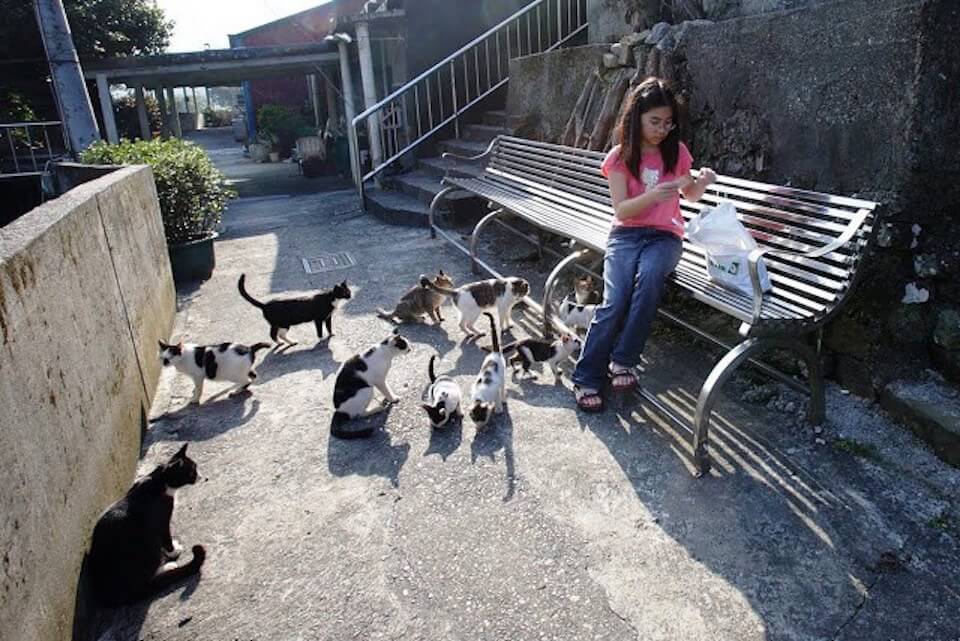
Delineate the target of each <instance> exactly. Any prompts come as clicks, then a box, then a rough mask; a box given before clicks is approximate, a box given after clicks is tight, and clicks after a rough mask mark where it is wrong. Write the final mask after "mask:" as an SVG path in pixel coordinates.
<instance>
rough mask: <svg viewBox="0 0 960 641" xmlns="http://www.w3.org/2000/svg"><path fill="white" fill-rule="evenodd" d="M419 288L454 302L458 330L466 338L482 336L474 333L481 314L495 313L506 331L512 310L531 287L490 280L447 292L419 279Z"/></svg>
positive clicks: (507, 280) (515, 281)
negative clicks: (431, 291)
mask: <svg viewBox="0 0 960 641" xmlns="http://www.w3.org/2000/svg"><path fill="white" fill-rule="evenodd" d="M420 284H421V285H423V286H424V287H429V288H430V289H432V290H434V291H437V292H440V293H441V294H446V295H447V296H449V297H450V298H451V299H452V300H453V304H454V305H455V306H456V308H457V313H459V314H460V329H461V330H463V333H464V334H466V335H467V336H482V335H483V332H480V331H477V329H476V328H475V327H474V325H475V324H476V322H477V319H478V318H480V314H482V313H485V312H486V311H487V310H492V309H496V310H497V314H498V315H499V316H500V330H501V331H507V330H508V329H510V328H511V327H513V321H512V320H511V317H510V314H511V311H512V310H513V306H514V305H516V304H517V303H519V302H520V301H521V300H522V299H523V297H524V296H526V295H527V294H528V293H530V283H528V282H527V281H526V280H524V279H523V278H517V277H510V278H504V279H502V280H501V279H497V278H491V279H489V280H481V281H478V282H475V283H468V284H466V285H463V286H462V287H458V288H457V289H450V288H448V287H440V286H438V285H436V284H435V283H433V282H431V281H430V279H429V278H427V277H426V276H423V275H421V276H420Z"/></svg>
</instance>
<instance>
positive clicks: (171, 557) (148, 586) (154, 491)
mask: <svg viewBox="0 0 960 641" xmlns="http://www.w3.org/2000/svg"><path fill="white" fill-rule="evenodd" d="M196 482H197V465H196V463H194V462H193V460H192V459H190V458H189V457H188V456H187V446H186V445H184V446H183V447H181V448H180V449H179V450H178V451H177V453H176V454H174V455H173V456H172V457H171V458H170V460H169V461H168V462H167V463H164V464H162V465H158V466H157V467H156V468H155V469H154V470H153V471H152V472H150V474H148V475H147V476H145V477H143V478H141V479H138V480H137V481H136V482H135V483H134V484H133V487H131V488H130V491H128V492H127V494H126V496H124V497H123V498H122V499H120V500H119V501H117V502H116V503H114V504H113V505H111V506H110V507H109V508H107V510H106V511H105V512H104V513H103V514H102V515H100V519H99V520H98V521H97V525H96V526H95V527H94V529H93V540H92V542H91V544H90V554H89V556H88V558H87V567H88V569H89V571H90V577H91V580H92V582H93V587H94V590H95V591H96V594H97V597H98V600H99V601H100V602H101V603H102V604H103V605H107V606H115V605H121V604H124V603H132V602H134V601H138V600H140V599H143V598H146V597H148V596H151V595H153V594H156V593H157V592H159V591H161V590H163V589H165V588H167V587H170V586H172V585H174V584H176V583H178V582H180V581H182V580H183V579H185V578H187V577H190V576H193V575H194V574H197V573H199V572H200V566H202V565H203V561H204V559H206V551H205V550H204V548H203V546H202V545H194V546H193V548H192V552H193V558H191V559H190V561H189V562H188V563H186V564H184V565H178V564H177V562H176V559H177V558H178V557H179V556H180V551H181V550H182V548H181V547H180V544H179V543H178V542H177V541H176V540H175V539H174V538H173V537H172V536H171V534H170V519H171V517H172V515H173V502H174V498H173V497H174V493H175V492H176V490H177V489H179V488H181V487H183V486H185V485H192V484H193V483H196Z"/></svg>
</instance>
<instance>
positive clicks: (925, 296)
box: [900, 283, 930, 305]
mask: <svg viewBox="0 0 960 641" xmlns="http://www.w3.org/2000/svg"><path fill="white" fill-rule="evenodd" d="M928 300H930V292H929V291H928V290H926V289H923V288H922V287H917V284H916V283H907V284H906V286H904V288H903V299H902V300H901V301H900V302H901V303H904V304H905V305H916V304H921V303H926V302H927V301H928Z"/></svg>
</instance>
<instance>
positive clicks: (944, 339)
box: [933, 309, 960, 350]
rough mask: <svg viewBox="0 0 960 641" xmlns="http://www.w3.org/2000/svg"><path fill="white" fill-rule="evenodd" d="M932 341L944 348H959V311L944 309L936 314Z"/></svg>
mask: <svg viewBox="0 0 960 641" xmlns="http://www.w3.org/2000/svg"><path fill="white" fill-rule="evenodd" d="M933 342H934V343H936V344H937V345H939V346H940V347H943V348H944V349H949V350H953V349H960V313H958V312H957V310H955V309H944V310H942V311H941V312H940V313H939V314H938V315H937V327H936V328H935V329H934V330H933Z"/></svg>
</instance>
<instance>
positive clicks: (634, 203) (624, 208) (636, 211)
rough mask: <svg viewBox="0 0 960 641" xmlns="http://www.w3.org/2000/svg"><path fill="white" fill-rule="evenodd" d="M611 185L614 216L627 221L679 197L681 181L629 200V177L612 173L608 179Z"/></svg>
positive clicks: (659, 186) (617, 172) (661, 185)
mask: <svg viewBox="0 0 960 641" xmlns="http://www.w3.org/2000/svg"><path fill="white" fill-rule="evenodd" d="M607 182H609V183H610V200H611V201H613V214H614V216H615V217H616V218H617V220H626V219H628V218H633V217H634V216H639V215H640V214H642V213H644V212H645V211H646V210H647V209H649V208H650V206H651V205H654V204H656V203H659V202H663V201H664V200H670V199H671V198H673V197H674V196H676V195H677V189H678V187H679V181H676V180H671V181H670V182H665V183H660V184H659V185H657V186H656V187H654V188H653V189H651V190H650V191H648V192H646V193H643V194H640V195H639V196H634V197H633V198H627V177H626V176H625V175H623V173H622V172H619V171H611V172H610V175H609V176H608V177H607Z"/></svg>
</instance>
